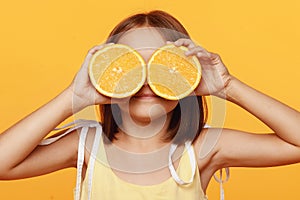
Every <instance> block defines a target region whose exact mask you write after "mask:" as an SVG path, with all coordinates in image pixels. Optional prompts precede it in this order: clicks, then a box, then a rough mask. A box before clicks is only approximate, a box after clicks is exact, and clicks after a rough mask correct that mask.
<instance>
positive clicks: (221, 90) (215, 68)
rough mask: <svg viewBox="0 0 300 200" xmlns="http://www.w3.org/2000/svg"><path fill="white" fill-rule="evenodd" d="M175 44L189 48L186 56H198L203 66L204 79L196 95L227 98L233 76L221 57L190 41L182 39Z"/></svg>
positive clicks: (202, 78) (196, 90)
mask: <svg viewBox="0 0 300 200" xmlns="http://www.w3.org/2000/svg"><path fill="white" fill-rule="evenodd" d="M173 44H174V45H176V46H185V47H187V48H188V51H187V52H186V56H196V57H197V58H198V60H199V62H200V64H201V67H202V77H201V81H200V84H199V85H198V87H197V88H196V89H195V94H196V95H198V96H205V95H215V96H219V97H222V98H226V92H225V91H226V87H227V86H228V84H229V82H230V80H231V76H230V74H229V72H228V70H227V68H226V67H225V65H224V64H223V62H222V60H221V58H220V56H219V55H217V54H215V53H211V52H208V51H207V50H205V49H204V48H202V47H200V46H197V45H195V44H194V43H193V41H192V40H190V39H185V38H181V39H179V40H177V41H176V42H174V43H173Z"/></svg>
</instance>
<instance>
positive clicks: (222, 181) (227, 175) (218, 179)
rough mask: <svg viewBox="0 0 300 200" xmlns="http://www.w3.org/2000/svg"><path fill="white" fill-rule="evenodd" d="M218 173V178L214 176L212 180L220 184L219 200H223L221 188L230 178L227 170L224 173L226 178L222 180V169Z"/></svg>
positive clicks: (222, 189)
mask: <svg viewBox="0 0 300 200" xmlns="http://www.w3.org/2000/svg"><path fill="white" fill-rule="evenodd" d="M219 172H220V178H218V177H217V176H216V175H215V174H214V179H215V180H216V181H217V182H218V183H220V200H224V197H225V195H224V188H223V183H225V182H227V181H228V180H229V177H230V171H229V168H225V173H226V177H225V179H224V180H223V168H222V169H220V170H219Z"/></svg>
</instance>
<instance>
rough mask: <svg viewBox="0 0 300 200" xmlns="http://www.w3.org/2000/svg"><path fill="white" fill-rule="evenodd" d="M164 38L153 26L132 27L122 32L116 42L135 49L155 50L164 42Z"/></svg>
mask: <svg viewBox="0 0 300 200" xmlns="http://www.w3.org/2000/svg"><path fill="white" fill-rule="evenodd" d="M165 42H166V41H165V39H164V38H163V37H162V35H161V34H160V33H159V32H158V30H157V29H155V28H153V27H143V28H134V29H131V30H129V31H127V32H126V33H124V34H123V35H122V36H121V37H120V38H119V41H118V43H119V44H125V45H128V46H130V47H132V48H134V49H136V50H142V49H144V50H146V49H148V50H155V49H157V48H159V47H161V46H163V45H164V44H165Z"/></svg>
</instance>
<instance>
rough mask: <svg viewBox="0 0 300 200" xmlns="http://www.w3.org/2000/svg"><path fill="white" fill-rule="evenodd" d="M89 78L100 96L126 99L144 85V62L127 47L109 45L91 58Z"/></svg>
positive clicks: (136, 53)
mask: <svg viewBox="0 0 300 200" xmlns="http://www.w3.org/2000/svg"><path fill="white" fill-rule="evenodd" d="M89 76H90V80H91V82H92V84H93V85H94V87H95V88H96V89H97V90H98V91H99V92H100V93H101V94H104V95H106V96H109V97H114V98H124V97H128V96H131V95H133V94H135V93H136V92H138V91H139V90H140V88H141V87H142V86H143V85H144V82H145V80H146V67H145V61H144V59H143V58H142V57H141V55H140V54H139V53H138V52H137V51H135V50H134V49H132V48H130V47H129V46H126V45H122V44H113V45H109V46H106V47H104V48H103V49H100V50H99V51H97V52H96V53H95V54H94V55H93V56H92V58H91V61H90V63H89Z"/></svg>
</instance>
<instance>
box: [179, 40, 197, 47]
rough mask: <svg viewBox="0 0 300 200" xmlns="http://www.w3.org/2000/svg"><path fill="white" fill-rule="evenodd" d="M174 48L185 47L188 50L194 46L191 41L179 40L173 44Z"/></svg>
mask: <svg viewBox="0 0 300 200" xmlns="http://www.w3.org/2000/svg"><path fill="white" fill-rule="evenodd" d="M174 44H175V45H176V46H185V47H188V48H193V47H194V46H195V44H194V43H193V41H192V40H190V39H187V38H180V39H178V40H177V41H176V42H174Z"/></svg>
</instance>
